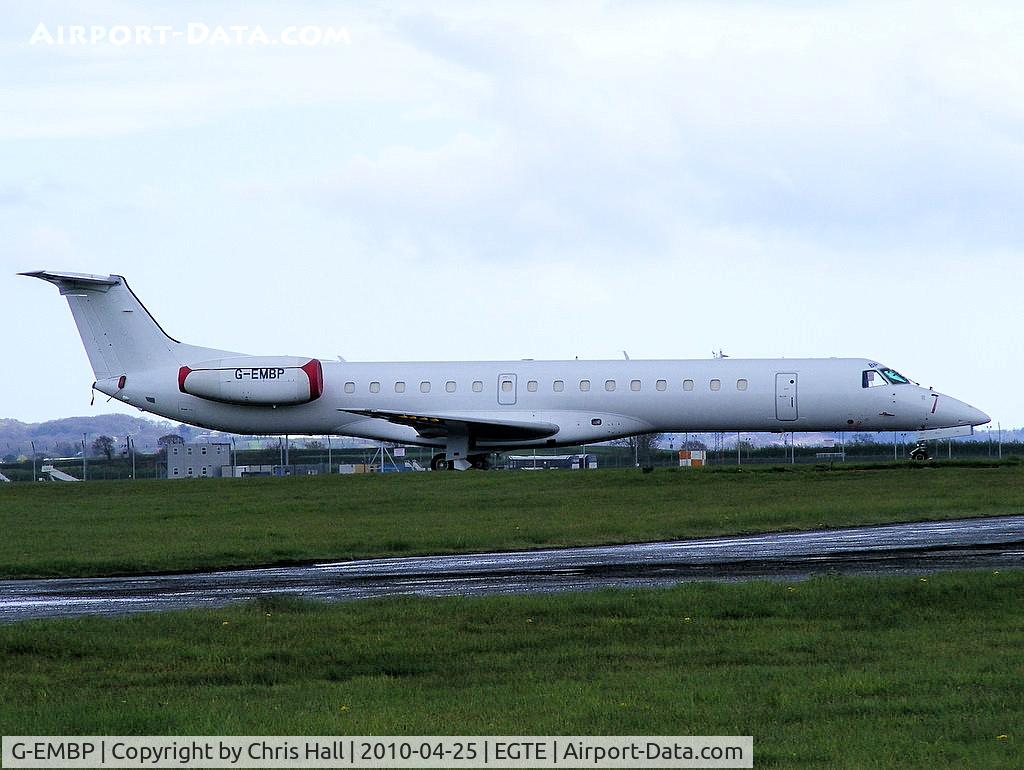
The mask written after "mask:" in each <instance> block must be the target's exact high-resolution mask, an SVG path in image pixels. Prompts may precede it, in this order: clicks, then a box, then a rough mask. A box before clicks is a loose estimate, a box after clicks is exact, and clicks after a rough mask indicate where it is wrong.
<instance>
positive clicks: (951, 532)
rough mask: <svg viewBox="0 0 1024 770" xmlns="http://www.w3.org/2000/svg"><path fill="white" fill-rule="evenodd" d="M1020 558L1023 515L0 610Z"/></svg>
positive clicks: (302, 568) (722, 577)
mask: <svg viewBox="0 0 1024 770" xmlns="http://www.w3.org/2000/svg"><path fill="white" fill-rule="evenodd" d="M1022 567H1024V516H999V517H992V518H977V519H958V520H953V521H929V522H918V523H913V524H891V525H882V526H871V527H850V528H845V529H830V530H817V531H811V532H782V533H774V534H764V535H752V536H738V537H716V538H703V539H697V540H679V541H671V542H657V543H640V544H630V545H612V546H598V547H587V548H558V549H550V550H540V551H514V552H501V553H477V554H463V555H453V556H417V557H407V558H392V559H369V560H363V561H349V562H333V563H325V564H312V565H298V566H287V567H268V568H260V569H240V570H229V571H221V572H201V573H189V574H171V575H143V576H126V577H110V578H71V579H63V578H61V579H46V580H4V581H0V621H13V620H28V619H32V618H52V617H70V616H76V615H123V614H128V613H133V612H151V611H158V610H176V609H185V608H189V607H220V606H224V605H226V604H232V603H236V602H242V601H246V600H250V599H254V598H256V597H259V596H265V595H269V594H287V595H293V596H301V597H304V598H307V599H318V600H324V601H345V600H354V599H367V598H371V597H380V596H395V595H401V594H412V595H420V596H452V595H470V594H493V593H529V592H553V591H576V590H591V589H596V588H608V587H631V586H667V585H672V584H675V583H680V582H684V581H692V580H717V581H735V580H753V579H775V580H800V579H804V578H807V577H810V576H812V575H818V574H824V573H841V574H883V573H921V572H931V571H938V570H947V569H1009V568H1022Z"/></svg>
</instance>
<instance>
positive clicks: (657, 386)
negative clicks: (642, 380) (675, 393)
mask: <svg viewBox="0 0 1024 770" xmlns="http://www.w3.org/2000/svg"><path fill="white" fill-rule="evenodd" d="M667 387H668V383H667V382H665V380H658V381H657V382H656V383H654V389H655V390H664V389H665V388H667Z"/></svg>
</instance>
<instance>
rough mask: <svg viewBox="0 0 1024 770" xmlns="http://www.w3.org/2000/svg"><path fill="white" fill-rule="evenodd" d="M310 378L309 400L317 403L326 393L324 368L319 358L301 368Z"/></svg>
mask: <svg viewBox="0 0 1024 770" xmlns="http://www.w3.org/2000/svg"><path fill="white" fill-rule="evenodd" d="M301 368H302V371H304V372H305V373H306V377H308V378H309V400H310V401H315V400H316V399H318V398H320V395H321V394H322V393H323V392H324V368H323V366H322V365H321V364H320V360H319V359H317V358H314V359H312V360H311V361H310V362H309V363H308V364H305V365H304V366H302V367H301Z"/></svg>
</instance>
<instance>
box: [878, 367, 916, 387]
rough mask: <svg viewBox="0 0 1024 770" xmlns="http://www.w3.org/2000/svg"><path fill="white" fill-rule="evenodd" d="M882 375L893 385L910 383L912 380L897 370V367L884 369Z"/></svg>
mask: <svg viewBox="0 0 1024 770" xmlns="http://www.w3.org/2000/svg"><path fill="white" fill-rule="evenodd" d="M882 376H883V377H885V379H887V380H888V381H889V382H891V383H892V384H893V385H909V384H910V380H908V379H907V378H906V377H904V376H903V375H902V374H900V373H899V372H897V371H896V370H895V369H882Z"/></svg>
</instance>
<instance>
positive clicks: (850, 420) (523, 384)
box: [96, 357, 985, 448]
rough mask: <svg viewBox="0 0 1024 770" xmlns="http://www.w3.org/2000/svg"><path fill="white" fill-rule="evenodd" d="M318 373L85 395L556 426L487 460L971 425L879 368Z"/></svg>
mask: <svg viewBox="0 0 1024 770" xmlns="http://www.w3.org/2000/svg"><path fill="white" fill-rule="evenodd" d="M263 360H264V359H262V358H260V357H254V358H253V361H254V362H255V363H256V364H258V363H260V362H261V361H263ZM321 364H322V367H323V392H322V394H321V395H320V396H319V397H318V398H317V399H316V400H314V401H312V402H309V403H304V404H294V405H265V406H249V405H239V404H228V403H220V402H217V401H213V400H209V399H204V398H199V397H196V396H193V395H189V394H188V393H182V392H180V390H179V388H177V387H175V382H176V378H177V371H162V372H161V371H155V372H148V373H139V374H137V375H132V376H129V377H127V378H126V382H125V386H124V387H123V388H121V389H118V388H117V383H116V382H113V381H101V382H98V383H97V385H96V387H97V389H98V390H101V391H103V392H105V393H107V394H108V395H112V396H115V397H116V398H118V399H120V400H122V401H124V402H125V403H129V404H132V405H134V406H137V407H139V408H140V409H142V410H144V411H148V412H153V413H155V414H159V415H161V416H163V417H167V418H170V419H174V420H179V421H182V422H186V423H190V424H193V425H199V426H202V427H206V428H212V429H217V430H224V431H229V432H234V433H259V434H267V433H271V434H273V433H289V434H296V435H298V434H328V433H333V434H341V435H348V436H358V437H363V438H371V439H380V440H388V441H401V442H407V443H410V444H420V445H425V446H443V445H444V443H445V442H444V441H441V440H437V439H430V438H424V437H423V436H421V435H420V434H419V433H418V432H417V430H416V429H415V428H413V427H411V426H407V425H398V424H393V423H388V422H385V421H383V420H381V419H379V418H373V417H367V416H364V415H363V414H353V413H352V412H351V411H350V410H355V411H357V412H362V411H371V410H372V411H380V412H398V413H403V414H409V415H430V414H436V413H440V414H443V415H445V416H451V417H466V418H468V419H472V420H478V421H481V422H488V421H503V420H512V421H516V422H524V423H535V422H540V423H548V424H553V425H557V426H558V431H557V432H556V433H555V434H553V435H551V436H547V437H544V438H543V439H541V440H536V439H526V440H487V439H482V440H480V441H478V442H476V443H477V445H478V446H480V447H487V448H500V447H528V446H538V445H540V446H544V445H547V446H565V445H575V444H581V443H593V442H598V441H606V440H609V439H614V438H619V437H622V436H628V435H632V434H636V433H650V432H658V433H669V432H684V431H689V432H711V431H776V432H784V431H786V432H788V431H878V430H897V431H917V430H924V429H928V428H936V427H951V426H957V425H969V424H971V423H972V422H974V421H978V420H981V415H980V413H978V412H977V410H975V409H973V407H970V406H968V405H967V404H964V403H963V402H961V401H958V400H956V399H954V398H951V397H949V396H945V395H942V394H939V393H936V392H935V391H933V390H931V389H928V388H922V387H920V386H918V385H915V384H913V383H901V384H891V383H885V384H882V385H878V386H875V387H866V386H865V385H864V374H863V373H864V372H865V371H878V370H879V369H882V368H885V367H881V366H880V365H879V364H878V363H877V362H875V361H871V360H868V359H859V358H831V359H738V358H736V359H734V358H722V359H709V360H622V361H617V360H588V361H580V360H569V361H480V362H386V363H384V362H382V363H356V362H328V361H323V362H321ZM239 368H240V367H239ZM247 374H248V372H247ZM879 379H880V378H879ZM982 421H985V420H982Z"/></svg>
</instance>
